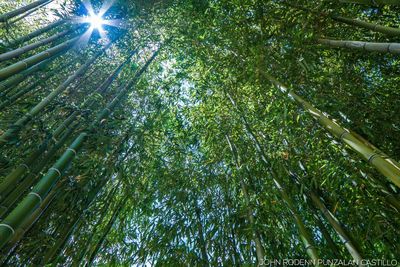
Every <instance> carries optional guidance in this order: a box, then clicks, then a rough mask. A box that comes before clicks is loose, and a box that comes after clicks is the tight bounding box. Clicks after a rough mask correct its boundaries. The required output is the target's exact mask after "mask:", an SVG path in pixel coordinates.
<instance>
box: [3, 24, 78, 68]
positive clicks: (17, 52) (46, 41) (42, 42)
mask: <svg viewBox="0 0 400 267" xmlns="http://www.w3.org/2000/svg"><path fill="white" fill-rule="evenodd" d="M77 28H78V26H75V27H73V28H72V29H68V30H65V31H62V32H60V33H57V34H54V35H52V36H50V37H48V38H45V39H43V40H40V41H37V42H36V43H33V44H29V45H26V46H24V47H20V48H17V49H15V50H13V51H9V52H7V53H3V54H1V55H0V62H2V61H5V60H9V59H11V58H15V57H19V56H20V55H22V54H24V53H26V52H28V51H31V50H33V49H36V48H38V47H41V46H44V45H46V44H49V43H52V42H54V41H57V40H58V39H60V38H61V37H63V36H65V35H67V34H68V33H70V32H72V31H73V30H75V29H77Z"/></svg>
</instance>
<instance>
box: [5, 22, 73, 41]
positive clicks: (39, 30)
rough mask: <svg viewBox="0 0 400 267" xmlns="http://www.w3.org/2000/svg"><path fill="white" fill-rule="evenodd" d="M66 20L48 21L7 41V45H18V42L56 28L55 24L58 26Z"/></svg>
mask: <svg viewBox="0 0 400 267" xmlns="http://www.w3.org/2000/svg"><path fill="white" fill-rule="evenodd" d="M65 22H66V20H64V19H61V20H57V21H55V22H52V23H50V24H49V25H47V26H45V27H43V28H41V29H38V30H36V31H33V32H31V33H28V34H27V35H24V36H22V37H20V38H18V39H15V40H14V41H12V42H10V43H8V47H16V46H19V45H20V44H23V43H25V42H27V41H29V40H31V39H33V38H35V37H37V36H39V35H42V34H43V33H46V32H48V31H50V30H52V29H54V28H56V27H57V26H60V25H62V24H64V23H65Z"/></svg>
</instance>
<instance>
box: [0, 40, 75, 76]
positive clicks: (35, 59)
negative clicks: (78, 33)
mask: <svg viewBox="0 0 400 267" xmlns="http://www.w3.org/2000/svg"><path fill="white" fill-rule="evenodd" d="M78 39H79V37H75V38H73V39H71V40H69V41H66V42H64V43H61V44H59V45H56V46H54V47H52V48H49V49H47V50H45V51H43V52H40V53H38V54H36V55H33V56H31V57H28V58H26V59H24V60H21V61H19V62H17V63H14V64H12V65H10V66H8V67H5V68H3V69H1V70H0V81H3V80H5V79H7V78H8V77H10V76H12V75H14V74H17V73H19V72H21V71H23V70H25V69H27V68H29V67H30V66H33V65H35V64H36V63H39V62H41V61H43V60H45V59H48V58H50V57H52V56H54V55H56V54H59V53H60V52H61V51H63V50H66V49H69V48H71V47H72V46H73V45H74V43H75V42H76V41H77V40H78Z"/></svg>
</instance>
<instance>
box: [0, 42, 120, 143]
mask: <svg viewBox="0 0 400 267" xmlns="http://www.w3.org/2000/svg"><path fill="white" fill-rule="evenodd" d="M111 44H112V43H109V44H108V45H107V46H106V47H104V48H103V49H101V51H99V52H97V53H96V54H95V55H94V56H93V57H91V58H90V59H89V60H87V61H86V62H85V64H83V65H82V66H81V67H80V68H79V69H78V70H77V71H76V72H75V73H74V74H72V75H71V76H69V77H68V78H67V79H66V80H65V81H64V82H63V83H62V84H60V85H59V86H58V87H57V88H56V89H55V90H54V91H52V92H51V93H50V94H49V95H47V96H46V97H45V98H44V99H43V100H42V101H40V103H38V104H37V105H36V106H35V107H33V108H32V109H31V110H30V111H29V112H28V113H26V114H25V115H24V116H22V117H21V118H20V119H19V120H17V121H16V122H15V123H14V124H13V125H12V126H11V127H10V128H9V129H8V130H7V131H6V132H4V134H2V135H1V136H0V147H2V146H4V145H5V144H7V142H8V141H9V140H11V139H12V138H15V137H16V136H17V135H18V133H19V132H20V131H21V130H22V128H23V127H24V126H25V125H27V124H28V123H29V122H30V121H31V120H32V119H33V118H34V116H36V115H37V114H38V113H39V112H40V111H42V110H43V109H44V108H45V107H46V106H47V105H48V104H49V103H50V102H51V101H52V100H54V99H55V98H56V97H57V96H58V95H59V94H61V93H62V92H63V91H65V90H66V89H67V88H68V86H69V85H70V84H71V83H72V82H73V81H75V80H76V79H78V78H80V77H81V76H82V75H83V74H85V72H86V71H87V69H89V68H90V67H91V65H92V64H93V63H94V62H95V61H96V60H97V58H99V57H100V56H101V55H103V53H104V52H105V51H106V50H107V49H108V48H109V47H110V46H111Z"/></svg>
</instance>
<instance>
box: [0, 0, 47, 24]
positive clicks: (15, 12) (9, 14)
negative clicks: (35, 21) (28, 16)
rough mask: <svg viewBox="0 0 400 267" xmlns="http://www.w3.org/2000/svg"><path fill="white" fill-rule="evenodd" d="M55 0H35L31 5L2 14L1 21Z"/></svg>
mask: <svg viewBox="0 0 400 267" xmlns="http://www.w3.org/2000/svg"><path fill="white" fill-rule="evenodd" d="M52 1H53V0H38V1H36V2H33V3H31V4H29V5H26V6H23V7H20V8H18V9H15V10H13V11H10V12H7V13H5V14H2V15H0V22H6V21H7V20H9V19H11V18H13V17H16V16H18V15H21V14H23V13H25V12H26V11H29V10H31V9H34V8H36V7H37V6H40V5H43V4H49V3H50V2H52Z"/></svg>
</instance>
